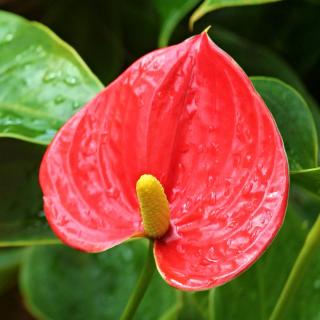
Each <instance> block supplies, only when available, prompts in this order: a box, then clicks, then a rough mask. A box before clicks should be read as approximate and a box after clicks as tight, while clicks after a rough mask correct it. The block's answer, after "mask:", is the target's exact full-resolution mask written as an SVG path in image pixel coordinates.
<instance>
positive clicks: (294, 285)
mask: <svg viewBox="0 0 320 320" xmlns="http://www.w3.org/2000/svg"><path fill="white" fill-rule="evenodd" d="M319 246H320V215H319V216H318V218H317V220H316V222H315V223H314V225H313V226H312V228H311V230H310V231H309V233H308V235H307V237H306V240H305V242H304V245H303V247H302V249H301V251H300V253H299V255H298V257H297V259H296V261H295V263H294V265H293V267H292V269H291V272H290V274H289V277H288V279H287V282H286V284H285V286H284V287H283V289H282V292H281V295H280V297H279V299H278V302H277V304H276V306H275V308H274V309H273V312H272V314H271V317H270V320H281V319H286V318H285V312H286V310H287V308H288V306H289V304H290V302H291V298H292V297H293V296H294V294H295V292H296V291H297V289H298V288H299V286H300V284H301V282H302V280H303V277H304V274H305V272H306V270H307V268H308V266H309V263H310V262H311V260H312V257H313V254H314V252H315V251H316V250H317V249H318V247H319Z"/></svg>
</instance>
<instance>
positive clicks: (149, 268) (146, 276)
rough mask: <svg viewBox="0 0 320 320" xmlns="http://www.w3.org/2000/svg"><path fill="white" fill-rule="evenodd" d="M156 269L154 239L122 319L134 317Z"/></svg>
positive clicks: (150, 242)
mask: <svg viewBox="0 0 320 320" xmlns="http://www.w3.org/2000/svg"><path fill="white" fill-rule="evenodd" d="M154 270H155V263H154V258H153V241H152V240H150V241H149V248H148V253H147V257H146V261H145V265H144V267H143V270H142V272H141V274H140V276H139V279H138V282H137V284H136V286H135V288H134V289H133V291H132V293H131V296H130V298H129V301H128V303H127V305H126V308H125V309H124V311H123V313H122V316H121V318H120V319H121V320H130V319H132V318H133V317H134V315H135V313H136V311H137V309H138V307H139V304H140V302H141V300H142V298H143V296H144V294H145V292H146V290H147V288H148V285H149V283H150V280H151V278H152V275H153V272H154Z"/></svg>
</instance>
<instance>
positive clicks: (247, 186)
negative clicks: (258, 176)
mask: <svg viewBox="0 0 320 320" xmlns="http://www.w3.org/2000/svg"><path fill="white" fill-rule="evenodd" d="M252 188H253V183H252V182H249V183H246V184H245V185H244V187H243V189H242V194H243V195H244V196H247V195H249V194H250V192H251V190H252Z"/></svg>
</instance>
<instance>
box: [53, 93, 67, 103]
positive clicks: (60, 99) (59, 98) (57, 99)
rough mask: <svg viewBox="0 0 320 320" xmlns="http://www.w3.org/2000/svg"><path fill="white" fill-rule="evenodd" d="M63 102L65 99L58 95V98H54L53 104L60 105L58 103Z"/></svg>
mask: <svg viewBox="0 0 320 320" xmlns="http://www.w3.org/2000/svg"><path fill="white" fill-rule="evenodd" d="M65 100H66V98H65V97H64V96H61V95H59V96H56V97H55V99H54V102H55V103H56V104H60V103H62V102H64V101H65Z"/></svg>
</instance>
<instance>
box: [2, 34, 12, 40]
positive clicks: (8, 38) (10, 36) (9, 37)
mask: <svg viewBox="0 0 320 320" xmlns="http://www.w3.org/2000/svg"><path fill="white" fill-rule="evenodd" d="M13 38H14V36H13V34H12V33H8V34H7V35H6V36H5V37H4V39H3V40H4V42H11V41H12V40H13Z"/></svg>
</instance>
